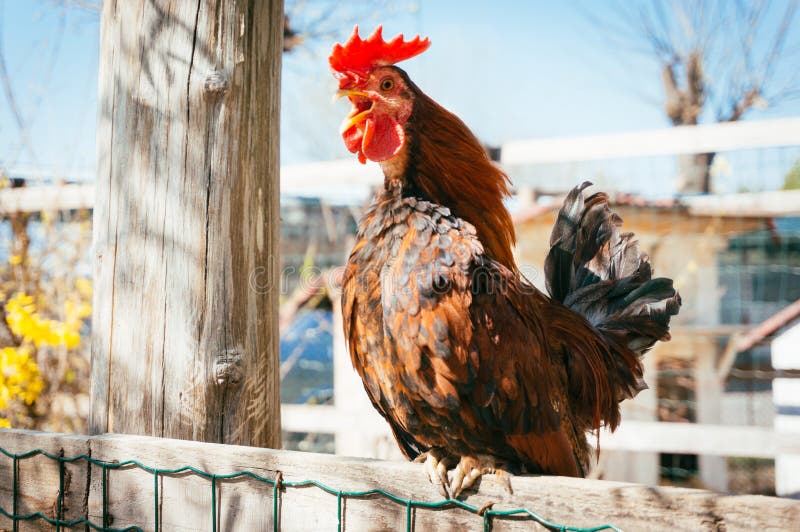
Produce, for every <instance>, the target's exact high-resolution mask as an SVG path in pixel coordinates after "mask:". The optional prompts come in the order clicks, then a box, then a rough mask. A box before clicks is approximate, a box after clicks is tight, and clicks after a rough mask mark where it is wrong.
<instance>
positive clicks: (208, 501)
mask: <svg viewBox="0 0 800 532" xmlns="http://www.w3.org/2000/svg"><path fill="white" fill-rule="evenodd" d="M66 442H72V444H71V445H72V446H69V445H68V444H67V443H66ZM76 445H77V447H76ZM0 447H3V448H10V447H13V448H14V449H16V450H23V449H25V450H27V449H34V448H43V449H45V450H48V451H50V452H58V451H59V450H60V449H62V448H63V449H64V452H65V455H69V453H71V452H75V453H77V452H81V450H82V449H83V450H84V452H85V449H87V448H88V450H89V452H90V453H91V456H92V458H94V459H96V460H101V461H103V462H106V463H110V462H114V461H116V462H123V461H127V460H137V461H139V462H141V463H143V464H144V465H146V466H149V467H155V468H159V469H176V468H179V467H182V466H194V467H196V468H198V469H200V470H202V471H204V472H208V473H213V474H216V475H227V474H231V473H237V472H242V471H250V472H252V473H254V474H257V475H259V476H261V477H264V478H266V479H270V480H273V479H275V478H276V476H277V473H278V472H279V471H280V472H281V474H282V478H283V481H284V482H286V483H291V482H297V481H303V480H315V481H318V482H321V483H324V484H325V485H327V486H329V487H330V488H332V490H333V491H334V494H330V493H326V492H324V491H323V490H321V489H319V488H317V487H313V486H307V487H294V486H290V485H284V487H283V488H282V489H281V490H280V498H279V500H278V508H279V516H280V528H281V529H282V530H332V529H336V528H337V525H338V524H339V519H338V514H339V512H338V506H337V495H336V493H337V492H338V490H343V491H355V490H372V489H383V490H386V491H388V492H390V493H392V494H394V495H396V496H397V497H399V498H401V499H403V500H405V499H413V500H415V501H422V502H438V501H441V496H440V495H439V494H438V492H437V490H436V488H435V487H434V486H433V485H431V484H429V483H428V481H427V480H426V479H425V474H424V472H423V468H422V466H421V465H420V464H412V463H407V462H383V461H377V460H368V459H356V458H343V457H337V456H332V455H321V454H313V453H299V452H292V451H275V450H270V449H259V448H254V447H240V446H231V445H217V444H207V443H200V442H191V441H181V440H167V439H160V438H151V437H145V436H125V435H103V436H95V437H82V436H60V435H52V434H42V433H32V432H25V431H10V430H9V431H0ZM87 454H88V453H87ZM37 460H38V459H37ZM10 467H11V466H10V460H9V459H7V458H4V457H0V475H2V477H0V478H3V479H5V478H8V477H7V475H9V474H10ZM28 467H29V464H28V463H26V462H25V461H22V462H20V469H21V473H22V474H24V476H21V477H20V478H21V480H22V486H23V490H24V494H25V495H24V499H25V501H24V503H25V504H28V502H27V501H28V499H30V500H31V501H34V502H35V501H41V502H38V503H37V504H40V505H44V504H45V503H47V502H50V498H52V495H53V492H57V488H56V487H57V486H58V485H59V477H58V471H57V467H56V468H52V467H40V468H38V469H34V470H28V469H27V468H28ZM31 467H33V464H31ZM69 467H70V468H75V469H76V471H77V470H80V469H83V470H87V469H88V470H89V471H88V473H83V474H84V475H86V474H90V475H91V477H90V480H89V481H88V482H83V483H81V482H77V481H73V482H72V483H71V484H70V490H69V496H70V497H74V498H75V500H80V498H81V497H83V500H84V501H85V503H84V504H83V505H79V506H78V507H77V508H76V509H74V510H73V511H75V512H76V513H75V514H72V515H80V514H81V513H85V515H86V517H87V518H88V519H90V520H91V521H92V522H93V523H96V524H101V523H102V519H103V497H102V494H103V475H102V471H101V469H100V467H98V466H91V468H88V467H87V466H86V462H85V461H82V462H76V463H74V464H72V465H70V466H69ZM75 474H76V475H77V473H75ZM73 478H75V479H76V480H77V477H73ZM81 478H83V479H84V480H85V478H86V477H85V476H84V477H81ZM106 481H107V482H106V487H107V491H106V500H105V502H106V509H107V513H106V517H107V518H109V519H110V520H111V525H112V526H114V527H118V528H122V527H125V526H129V525H137V526H141V527H144V529H145V530H152V529H153V528H154V525H155V520H154V515H155V512H156V507H157V508H158V518H159V523H158V524H159V527H160V529H162V530H184V531H195V530H197V531H199V530H203V531H206V530H211V528H212V526H211V525H212V516H213V517H215V518H216V519H217V529H218V530H269V529H271V528H272V526H273V517H274V516H273V498H272V497H273V488H272V486H271V485H268V484H264V483H262V482H259V481H257V480H254V479H251V478H241V479H238V480H224V479H217V480H216V481H215V487H216V493H215V495H214V499H215V501H216V504H217V506H216V508H215V511H214V513H212V485H211V480H210V479H209V478H207V477H204V476H202V475H198V474H196V473H193V472H191V471H187V472H183V473H180V474H175V475H166V474H164V475H159V476H158V478H157V479H156V477H155V475H154V474H153V472H152V471H145V470H142V469H141V468H139V467H137V466H135V465H130V466H125V467H123V468H119V469H110V470H108V472H107V476H106ZM511 482H512V486H513V489H514V493H513V495H509V494H508V493H506V492H505V491H504V489H503V488H502V486H501V485H500V484H499V483H498V482H496V480H495V479H494V477H493V476H492V475H488V476H486V477H485V478H484V479H483V480H482V481H481V482H480V484H479V486H478V490H477V491H472V492H469V493H468V494H467V497H466V498H465V499H464V502H465V503H467V504H469V505H471V506H473V507H475V508H481V507H483V506H485V505H487V504H488V503H494V506H492V510H495V511H500V510H511V509H519V508H527V509H529V510H532V511H534V512H536V513H538V514H539V515H541V516H542V517H544V518H546V519H548V520H549V521H551V522H554V523H557V524H563V525H571V526H579V527H591V526H597V525H601V524H612V525H615V526H617V527H619V528H621V529H624V530H651V529H658V530H666V529H671V530H712V529H713V530H720V529H722V528H725V529H726V530H729V531H733V530H764V529H775V530H789V529H792V528H793V527H794V526H795V525H796V523H797V522H798V521H799V520H800V501H795V500H785V499H776V498H772V497H762V496H752V495H745V496H727V495H719V494H715V493H712V492H708V491H702V490H694V489H684V488H669V487H646V486H641V485H636V484H630V483H624V482H608V481H598V480H585V479H575V478H563V477H535V476H519V477H514V478H513V479H512V481H511ZM156 485H157V486H158V495H157V496H156V493H155V486H156ZM36 486H40V487H41V490H40V491H37V490H38V489H39V488H36ZM10 493H11V491H10V489H9V484H8V483H6V482H3V483H2V484H0V507H2V508H3V509H5V510H8V509H9V508H11V505H12V501H11V497H10ZM70 500H72V499H70ZM42 507H43V508H44V506H42ZM48 515H52V514H48ZM410 517H411V521H412V523H411V524H412V527H413V529H415V530H442V529H449V530H475V531H478V530H483V519H482V518H481V517H478V516H477V515H475V514H474V513H471V512H469V511H466V510H463V509H458V508H453V507H450V508H448V509H424V508H419V507H417V508H413V509H412V511H411V513H410ZM406 519H407V507H406V504H405V503H403V502H402V501H401V502H400V503H397V502H391V501H389V500H388V499H386V498H384V497H382V496H380V495H372V496H368V497H350V496H347V495H345V496H343V497H342V505H341V525H342V528H341V529H342V530H345V531H346V530H367V529H368V530H398V529H405V526H406ZM491 524H492V529H493V530H497V531H505V530H531V529H539V528H538V527H535V526H534V525H533V524H532V523H531V522H530V521H528V520H519V519H517V518H514V519H508V518H502V517H493V518H492V523H491ZM0 527H4V528H10V521H9V520H8V519H2V518H0ZM45 528H47V527H44V526H41V525H40V526H39V527H30V528H27V529H28V530H30V529H45ZM23 529H25V528H23ZM47 529H50V530H52V526H50V527H49V528H47Z"/></svg>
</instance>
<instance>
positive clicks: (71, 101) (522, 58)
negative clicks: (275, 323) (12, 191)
mask: <svg viewBox="0 0 800 532" xmlns="http://www.w3.org/2000/svg"><path fill="white" fill-rule="evenodd" d="M348 5H350V6H351V7H349V8H348V10H347V11H346V12H343V13H342V14H340V15H339V16H340V17H341V20H342V22H341V34H340V37H341V38H346V36H347V35H348V34H349V31H350V29H351V27H352V23H353V22H358V23H359V24H360V25H361V26H362V28H363V30H365V31H367V32H368V31H371V30H372V29H373V28H374V27H375V26H376V24H377V23H379V22H382V23H383V24H384V28H385V29H384V34H385V35H387V36H391V35H394V34H396V33H400V32H403V33H405V34H406V35H407V36H411V35H414V34H416V33H418V32H419V33H421V34H423V35H427V36H429V37H430V39H431V41H432V46H431V48H430V49H429V50H428V51H427V52H426V53H424V54H423V55H421V56H419V57H417V58H414V59H412V60H410V61H407V62H406V63H403V64H402V65H401V66H403V68H405V69H406V70H407V71H408V72H409V74H410V75H411V77H412V79H414V80H415V82H416V83H417V84H418V85H419V86H420V87H421V88H422V89H423V90H424V91H425V92H427V93H428V94H429V95H430V96H432V97H433V98H434V99H436V100H437V101H439V102H440V103H441V104H443V105H444V106H446V107H448V108H450V109H451V110H453V111H455V112H456V113H457V114H458V115H460V116H461V118H462V119H463V120H464V121H465V122H466V123H467V124H468V125H469V126H470V127H472V128H473V130H474V131H475V132H476V134H477V135H478V136H479V137H480V138H482V139H484V140H485V141H488V142H490V143H493V144H499V143H502V142H505V141H508V140H515V139H524V138H532V137H547V136H566V135H580V134H594V133H603V132H613V131H627V130H640V129H651V128H658V127H666V126H667V125H668V122H667V120H666V119H665V117H664V115H663V112H662V111H661V109H660V107H659V106H658V102H659V100H660V99H661V88H660V82H659V70H658V67H657V66H656V65H655V64H654V63H653V62H650V61H648V60H647V59H645V58H643V57H640V56H635V55H632V54H630V53H627V52H626V51H624V50H619V49H617V48H614V47H613V46H612V45H611V44H610V43H609V41H608V40H607V39H606V38H604V36H603V34H602V32H600V31H599V30H598V29H597V28H596V27H593V26H592V25H591V24H590V23H589V22H588V21H587V19H586V17H585V16H583V14H582V12H581V10H580V9H579V7H578V5H577V4H575V3H574V2H545V1H528V2H522V1H519V2H517V1H513V2H512V1H479V0H470V1H445V0H419V1H417V2H413V1H410V0H401V1H400V2H398V3H392V2H388V1H387V2H384V3H383V6H384V7H382V8H381V9H379V10H375V9H372V8H370V7H369V6H370V3H369V2H365V1H360V2H354V3H352V4H348ZM387 5H388V6H389V7H388V8H387V7H386V6H387ZM583 5H591V6H598V5H599V6H603V5H604V3H603V2H587V3H584V4H583ZM776 5H777V7H779V8H780V7H781V6H782V5H785V3H784V1H783V0H779V1H778V2H777V3H776ZM773 11H774V13H777V12H778V10H773ZM774 13H771V14H770V15H769V16H775V14H774ZM335 23H336V21H334V24H335ZM60 27H63V32H61V33H59V32H60V31H61V30H59V28H60ZM795 28H796V29H795V31H794V34H793V35H791V36H790V37H791V38H792V39H793V42H797V41H798V38H800V35H797V33H798V30H800V24H796V25H795ZM0 32H1V33H0V39H2V44H3V47H4V51H5V59H6V66H7V69H8V72H9V75H10V81H11V84H12V88H13V90H14V92H15V94H16V97H17V100H18V104H19V107H20V110H21V113H22V115H23V118H24V119H25V121H26V123H28V124H29V137H30V140H31V142H30V145H31V146H32V148H33V151H34V154H33V155H31V154H30V153H29V150H27V149H25V148H24V146H22V144H21V141H20V132H19V128H18V127H17V125H16V123H15V121H14V118H13V116H12V114H11V112H10V109H9V105H8V102H7V100H6V98H5V94H4V93H0V165H6V166H8V165H12V166H25V165H30V164H34V163H36V164H38V165H39V166H41V167H45V168H48V167H54V168H57V169H60V170H66V171H76V172H81V171H90V170H91V168H92V167H93V165H94V159H95V156H94V143H95V137H94V135H95V133H94V132H95V116H94V113H95V109H96V106H97V55H98V44H97V41H98V22H97V16H96V14H92V13H87V12H84V11H80V10H62V9H61V8H58V7H54V5H53V3H52V2H49V1H44V0H0ZM59 35H61V37H59ZM331 44H332V42H318V43H317V45H316V46H310V47H306V48H304V49H301V50H298V51H295V52H292V53H290V54H287V55H285V56H284V75H283V96H282V162H283V163H285V164H291V163H297V162H303V161H308V160H320V159H329V158H333V157H346V156H348V154H347V152H346V151H345V150H344V147H343V145H342V143H341V139H340V138H339V136H338V133H337V130H338V128H337V126H338V123H339V121H340V120H341V119H342V117H343V116H344V114H346V112H347V106H346V104H345V103H344V102H339V103H338V104H333V103H331V100H330V96H331V94H332V91H333V90H334V83H333V80H332V78H331V76H330V73H329V71H328V67H327V60H326V59H327V53H328V51H329V49H330V45H331ZM798 115H800V100H795V101H794V102H791V103H788V104H784V105H782V106H780V107H779V108H776V109H767V110H766V111H765V112H756V113H753V114H751V115H749V116H748V118H749V119H759V118H765V117H775V116H798Z"/></svg>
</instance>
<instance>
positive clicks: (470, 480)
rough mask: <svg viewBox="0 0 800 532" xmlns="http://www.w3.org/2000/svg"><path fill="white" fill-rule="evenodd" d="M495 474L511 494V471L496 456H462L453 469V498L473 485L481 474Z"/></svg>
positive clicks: (451, 481)
mask: <svg viewBox="0 0 800 532" xmlns="http://www.w3.org/2000/svg"><path fill="white" fill-rule="evenodd" d="M486 474H494V475H496V476H497V480H498V481H499V482H500V483H501V484H502V485H503V487H504V488H505V489H506V491H508V493H509V494H511V493H513V492H512V490H511V473H509V472H508V471H507V470H506V469H504V467H503V464H502V463H501V462H500V461H498V460H497V459H496V458H495V457H493V456H489V455H485V454H480V455H476V456H462V457H461V460H460V461H459V462H458V465H457V466H456V467H455V468H454V469H453V478H452V479H451V480H450V486H449V491H450V495H451V496H452V497H453V498H456V497H458V496H459V495H460V494H461V492H462V491H464V490H465V489H467V488H469V487H471V486H472V485H473V484H474V483H475V481H476V480H478V479H479V478H480V477H481V475H486Z"/></svg>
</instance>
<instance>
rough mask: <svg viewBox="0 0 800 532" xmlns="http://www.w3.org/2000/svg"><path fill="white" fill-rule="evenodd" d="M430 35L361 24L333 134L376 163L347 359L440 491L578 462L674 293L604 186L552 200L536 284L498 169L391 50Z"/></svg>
mask: <svg viewBox="0 0 800 532" xmlns="http://www.w3.org/2000/svg"><path fill="white" fill-rule="evenodd" d="M429 46H430V41H429V40H428V39H427V38H426V39H421V38H420V37H419V36H417V37H416V38H414V39H412V40H410V41H405V40H404V38H403V36H402V35H399V36H397V37H396V38H394V39H392V40H390V41H389V42H386V41H384V39H383V37H382V33H381V27H378V28H377V30H376V31H375V32H374V33H373V34H372V35H371V36H370V37H368V38H366V39H362V38H361V37H360V36H359V34H358V26H356V28H355V30H354V31H353V34H352V36H351V37H350V38H349V40H348V41H347V42H346V43H345V44H344V45H342V44H336V45H334V47H333V51H332V53H331V55H330V58H329V63H330V67H331V70H332V72H333V74H334V76H335V77H336V78H337V79H338V82H339V91H338V93H337V94H338V95H339V96H341V97H347V98H348V99H349V101H350V102H351V103H352V106H353V109H352V112H351V113H350V114H349V116H348V117H347V118H346V119H345V121H344V123H343V124H342V128H341V134H342V137H343V139H344V142H345V145H346V146H347V148H348V149H349V151H350V152H352V153H354V154H356V155H357V157H358V159H359V161H361V162H362V163H365V162H366V161H367V160H369V161H374V162H377V163H379V164H380V166H381V168H382V170H383V173H384V176H385V180H384V186H383V188H382V190H381V191H380V192H379V193H378V194H377V195H376V197H375V198H374V200H373V202H372V205H371V207H370V208H369V210H368V211H367V212H366V214H365V215H364V217H363V219H362V220H361V221H360V223H359V227H358V234H357V237H356V243H355V245H354V247H353V250H352V252H351V254H350V258H349V260H348V263H347V266H346V269H345V273H344V277H343V285H342V313H343V322H344V331H345V337H346V339H347V342H348V347H349V350H350V355H351V358H352V362H353V366H354V367H355V369H356V371H357V372H358V373H359V375H360V376H361V378H362V380H363V383H364V388H365V389H366V392H367V394H368V395H369V398H370V400H371V401H372V404H373V405H374V407H375V408H376V409H377V410H378V412H380V413H381V415H382V416H383V417H384V418H385V419H386V421H388V423H389V425H390V426H391V429H392V431H393V433H394V436H395V438H396V440H397V443H398V445H399V446H400V449H401V450H402V452H403V453H404V454H405V456H406V457H407V458H409V459H412V460H417V461H420V462H423V463H424V465H425V470H426V472H427V474H428V477H429V479H430V480H431V481H432V482H434V483H436V484H438V485H439V486H440V489H441V491H442V493H443V494H444V495H446V496H448V497H453V498H455V497H458V496H459V494H460V493H461V492H462V491H463V490H465V489H467V488H469V487H470V486H472V485H473V483H474V482H475V481H476V480H477V479H478V478H479V477H480V476H481V475H483V474H487V473H495V474H497V475H499V477H498V478H500V479H501V481H502V482H503V483H504V484H505V485H506V487H507V488H508V489H509V491H510V481H509V476H510V475H512V474H517V473H525V472H527V473H539V474H550V475H565V476H573V477H577V476H585V475H586V474H587V472H588V470H589V467H590V460H591V449H590V446H589V443H588V441H587V434H588V433H590V432H592V431H594V432H595V433H596V434H599V429H600V427H601V426H606V427H608V428H610V429H612V430H613V429H614V428H616V427H617V425H618V424H619V422H620V410H619V403H620V401H622V400H623V399H626V398H630V397H633V396H634V395H636V393H637V392H638V391H640V390H642V389H644V388H646V385H645V383H644V381H643V379H642V366H641V363H640V357H641V356H642V355H643V354H644V353H645V351H647V350H648V349H649V348H651V347H652V346H653V344H654V343H655V342H656V341H658V340H668V339H669V320H670V317H671V316H673V315H675V314H677V312H678V309H679V307H680V297H679V295H678V294H677V293H676V291H675V289H674V288H673V286H672V281H671V280H670V279H664V278H653V277H652V272H651V267H650V263H649V262H648V258H647V256H646V255H644V254H642V253H640V252H639V249H638V246H637V242H636V240H635V239H634V237H633V235H632V234H631V233H623V232H621V230H620V228H621V224H622V220H621V219H620V218H619V217H618V216H617V215H616V214H614V213H613V212H611V210H610V209H609V206H608V201H607V197H606V196H605V195H604V194H602V193H595V194H592V195H590V196H588V197H586V196H585V195H584V189H585V188H586V187H588V186H589V185H590V184H589V183H584V184H582V185H580V186H578V187H576V188H574V189H573V190H572V191H571V192H570V193H569V194H568V195H567V197H566V199H565V200H564V204H563V207H562V208H561V210H560V212H559V214H558V219H557V221H556V224H555V227H554V228H553V232H552V236H551V239H550V245H551V249H550V252H549V254H548V256H547V260H546V264H545V275H546V284H547V290H548V292H549V295H547V294H544V293H542V292H540V291H539V290H537V289H536V288H535V287H534V286H533V285H532V284H530V283H529V282H528V281H527V280H526V279H525V278H524V277H523V276H522V275H521V274H520V271H519V269H518V267H517V265H516V264H515V261H514V257H513V254H512V247H513V245H514V244H515V234H514V227H513V225H512V221H511V216H510V215H509V213H508V211H507V210H506V208H505V206H504V204H503V200H504V198H506V197H507V196H508V195H509V180H508V178H507V176H506V175H505V174H504V173H503V172H502V171H501V170H500V169H499V168H498V167H497V166H496V165H494V164H493V163H492V162H491V161H490V160H489V158H488V157H487V155H486V153H485V151H484V149H483V147H482V146H481V144H480V142H479V141H478V140H477V138H476V137H475V135H473V134H472V132H471V131H470V130H469V129H468V128H467V126H466V125H464V123H463V122H462V121H461V120H459V119H458V118H457V117H456V116H455V115H453V114H452V113H450V112H448V111H447V110H445V109H444V108H442V107H441V106H440V105H438V104H437V103H436V102H434V101H433V100H432V99H431V98H429V97H428V96H426V95H425V93H423V92H422V91H421V90H420V89H419V88H418V87H417V86H416V85H415V84H414V82H412V81H411V79H410V78H409V76H408V74H406V72H404V71H403V70H401V69H400V68H398V67H396V66H394V65H395V63H397V62H399V61H402V60H405V59H409V58H411V57H413V56H415V55H417V54H420V53H422V52H423V51H425V50H426V49H427V48H428V47H429Z"/></svg>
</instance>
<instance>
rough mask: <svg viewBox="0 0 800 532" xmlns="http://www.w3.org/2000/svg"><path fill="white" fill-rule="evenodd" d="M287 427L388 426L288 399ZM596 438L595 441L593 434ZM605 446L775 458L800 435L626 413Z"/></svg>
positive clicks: (364, 434) (794, 447)
mask: <svg viewBox="0 0 800 532" xmlns="http://www.w3.org/2000/svg"><path fill="white" fill-rule="evenodd" d="M282 415H283V428H284V429H285V430H288V431H290V432H323V433H333V432H338V431H341V430H349V431H351V432H352V433H353V436H354V437H355V438H358V437H361V438H368V437H372V436H374V435H378V434H383V433H384V432H388V425H386V422H385V421H383V419H381V418H379V417H378V416H377V415H376V416H375V418H374V419H373V418H370V419H368V420H365V419H363V418H356V417H353V416H352V415H350V414H349V413H348V411H347V410H343V409H341V408H338V407H334V406H321V405H283V407H282ZM590 443H593V442H592V441H591V438H590ZM600 449H601V450H608V451H631V452H653V453H677V454H706V455H711V456H743V457H752V458H774V457H775V456H777V455H779V454H796V455H800V441H796V440H791V439H787V438H784V437H783V436H781V435H780V434H779V433H777V432H775V431H774V430H773V429H772V428H771V427H755V426H728V425H714V424H706V423H668V422H663V421H639V420H636V419H628V418H626V419H624V420H623V422H622V424H621V425H620V426H619V428H618V429H617V430H616V431H615V432H613V433H611V432H608V431H604V432H603V434H602V435H601V437H600Z"/></svg>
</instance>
